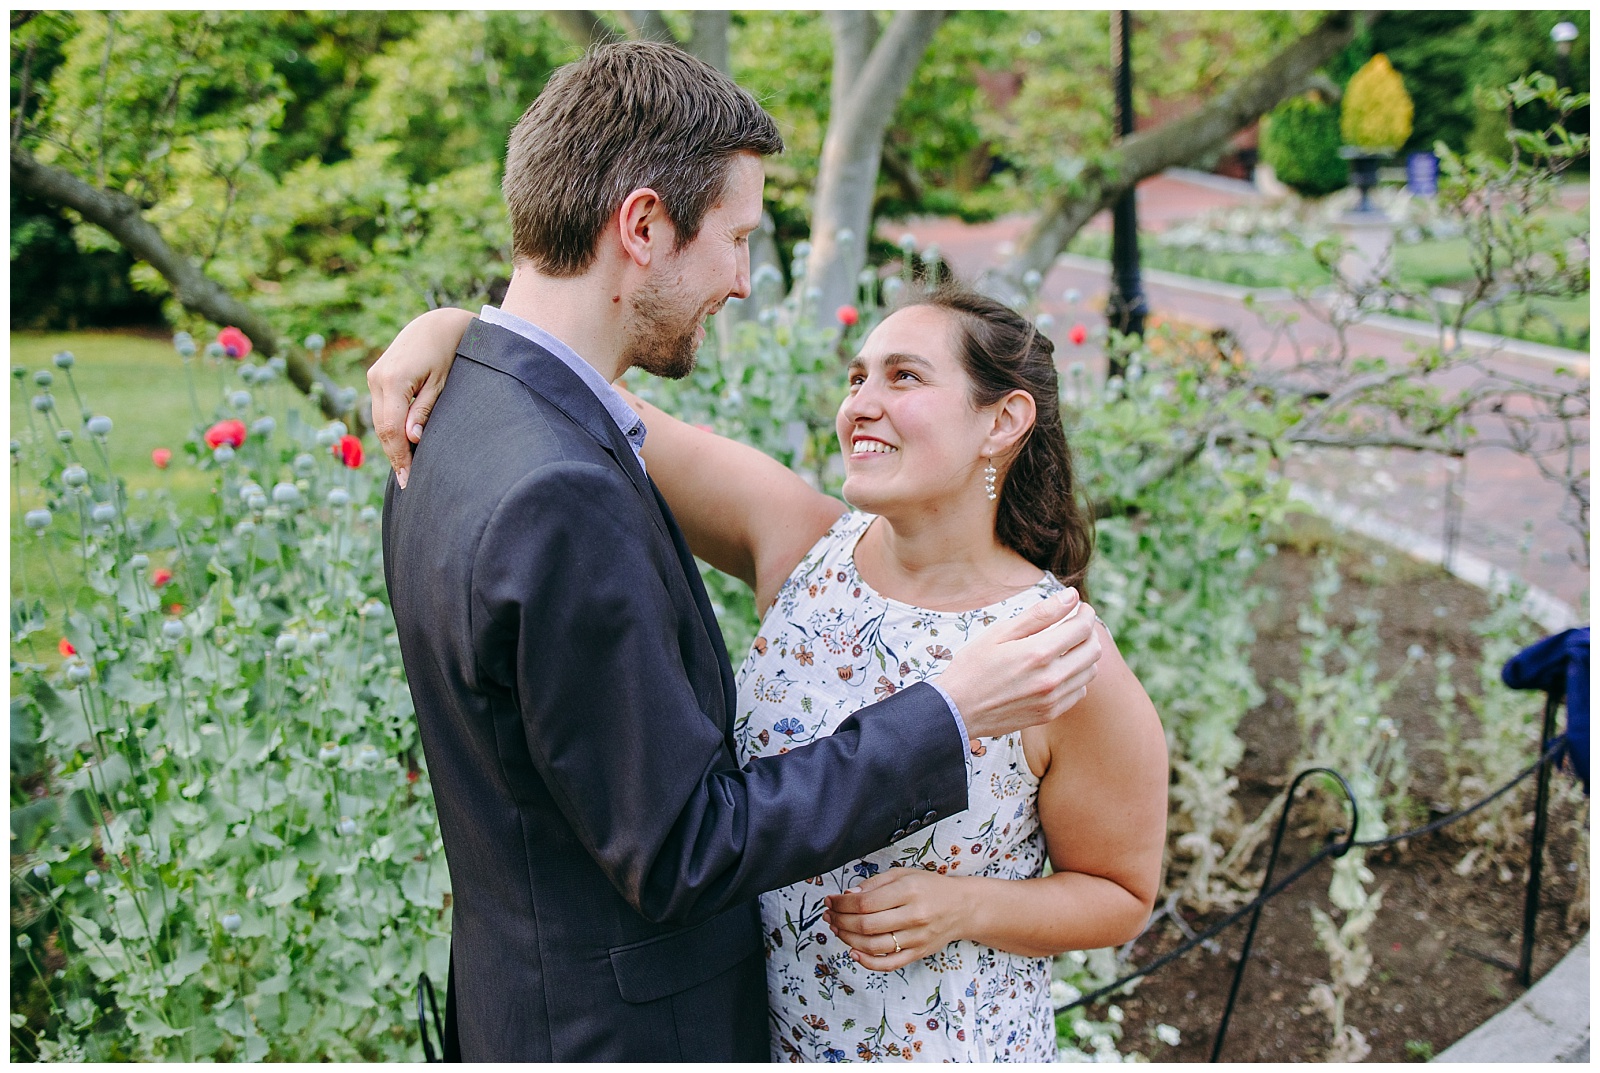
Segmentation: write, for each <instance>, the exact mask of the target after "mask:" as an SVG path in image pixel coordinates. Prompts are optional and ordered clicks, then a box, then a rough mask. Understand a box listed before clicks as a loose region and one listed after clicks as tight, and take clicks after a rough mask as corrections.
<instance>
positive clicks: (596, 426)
mask: <svg viewBox="0 0 1600 1073" xmlns="http://www.w3.org/2000/svg"><path fill="white" fill-rule="evenodd" d="M456 354H457V355H458V356H460V357H464V358H470V359H471V360H473V361H476V362H478V363H480V364H483V365H487V366H489V367H490V368H493V369H498V370H500V371H501V372H503V373H505V374H506V375H507V376H512V377H515V378H516V379H517V380H519V381H521V382H522V383H523V384H524V385H526V386H527V388H528V390H530V391H534V392H537V393H538V394H539V395H541V396H543V397H544V398H546V399H548V400H549V401H550V402H551V404H553V405H554V406H555V407H556V409H558V410H560V411H561V412H562V413H564V414H566V415H567V416H568V417H569V418H571V419H572V421H573V423H575V424H576V425H578V426H579V427H580V428H582V429H583V430H584V431H585V432H587V433H588V434H589V435H590V436H592V437H594V439H595V440H596V442H598V443H599V444H600V446H601V447H604V448H605V449H606V452H607V453H609V454H610V455H611V458H612V460H613V461H615V462H616V463H617V465H618V466H619V467H621V469H622V472H624V473H626V474H627V475H628V480H629V481H631V482H633V487H634V490H635V491H637V492H638V493H639V497H640V498H641V499H643V500H644V501H645V504H646V505H647V506H648V507H651V508H653V509H651V510H650V511H649V514H650V517H651V521H653V522H654V523H655V526H656V529H657V530H659V531H660V532H661V534H662V535H663V536H670V534H669V533H668V531H667V525H666V520H665V519H664V518H663V517H662V516H661V511H660V508H659V504H658V503H657V500H656V496H655V493H654V491H653V490H652V489H651V486H650V483H649V481H648V480H647V479H646V477H645V474H644V470H643V469H642V468H640V466H639V459H638V458H637V457H636V456H635V455H634V453H633V445H632V444H630V443H628V440H627V437H625V436H623V434H622V430H621V429H619V428H618V427H617V423H616V422H615V421H613V420H612V419H611V415H610V414H609V413H607V412H606V408H605V406H604V405H602V404H601V402H600V400H599V399H597V398H596V397H595V394H594V392H593V391H592V390H590V388H589V385H588V384H585V383H584V382H583V381H582V380H581V379H579V378H578V374H577V373H575V372H573V371H572V370H571V369H569V368H567V366H566V363H565V362H563V361H562V360H561V359H560V358H558V357H556V356H555V355H554V354H552V353H550V352H549V351H548V350H545V349H544V348H543V347H541V346H540V345H539V344H537V343H535V342H533V341H532V340H531V339H527V338H524V337H523V336H520V335H518V334H517V333H516V332H513V331H510V330H508V329H505V328H502V327H500V326H499V325H497V324H488V323H486V322H484V321H482V320H477V319H474V320H473V321H472V323H471V324H469V325H468V326H467V331H466V334H464V335H463V336H462V337H461V345H460V346H458V347H457V348H456Z"/></svg>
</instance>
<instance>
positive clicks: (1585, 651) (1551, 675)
mask: <svg viewBox="0 0 1600 1073" xmlns="http://www.w3.org/2000/svg"><path fill="white" fill-rule="evenodd" d="M1500 678H1501V680H1502V681H1504V682H1505V684H1506V685H1508V686H1510V687H1511V688H1512V689H1538V690H1542V691H1544V692H1546V693H1555V692H1558V691H1560V690H1566V694H1567V732H1566V733H1565V734H1563V735H1562V736H1561V737H1560V738H1559V739H1558V740H1559V741H1561V742H1562V743H1563V746H1562V750H1561V753H1560V757H1561V758H1562V759H1563V760H1565V761H1566V762H1567V763H1569V764H1571V765H1572V769H1573V770H1574V771H1576V772H1577V773H1578V778H1580V779H1582V780H1583V792H1584V793H1585V794H1587V793H1588V792H1589V627H1587V626H1583V627H1580V628H1579V629H1575V630H1567V631H1565V632H1563V633H1558V634H1556V635H1555V636H1554V637H1546V638H1545V639H1544V640H1542V641H1540V642H1538V643H1537V644H1532V645H1529V646H1528V647H1527V648H1524V649H1523V650H1522V651H1521V652H1518V653H1517V654H1516V655H1515V656H1512V657H1511V659H1510V660H1508V661H1507V662H1506V665H1505V667H1504V669H1502V670H1501V672H1500Z"/></svg>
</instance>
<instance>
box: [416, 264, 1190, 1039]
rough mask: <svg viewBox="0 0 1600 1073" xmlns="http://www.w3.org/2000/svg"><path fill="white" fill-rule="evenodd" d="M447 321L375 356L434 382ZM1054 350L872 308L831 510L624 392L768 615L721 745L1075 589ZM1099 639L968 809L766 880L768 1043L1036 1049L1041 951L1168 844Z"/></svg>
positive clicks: (1007, 325)
mask: <svg viewBox="0 0 1600 1073" xmlns="http://www.w3.org/2000/svg"><path fill="white" fill-rule="evenodd" d="M469 319H470V315H469V314H466V313H464V312H463V311H460V310H448V311H447V310H440V311H436V312H434V313H431V314H428V315H427V317H426V318H419V320H418V321H414V322H413V327H410V328H408V329H407V332H406V333H404V334H403V335H402V337H401V338H400V339H397V340H396V346H395V347H394V348H391V350H395V349H396V348H399V351H400V352H402V354H403V357H404V360H405V364H406V365H407V366H408V367H415V365H416V363H417V361H418V359H419V358H428V357H430V356H431V357H432V359H433V361H432V364H433V365H434V374H436V375H442V373H443V372H444V371H446V370H447V369H448V365H449V362H450V361H451V360H452V359H451V354H452V353H453V351H454V348H455V342H456V340H457V339H458V338H459V336H460V333H461V331H462V330H464V328H465V325H466V323H467V321H468V320H469ZM1052 350H1053V347H1052V345H1051V343H1050V341H1049V340H1048V339H1046V338H1045V337H1043V336H1041V335H1039V334H1038V333H1037V332H1036V331H1034V329H1033V327H1032V326H1031V325H1030V324H1029V323H1028V322H1027V321H1026V320H1025V319H1023V318H1022V317H1020V316H1019V315H1017V314H1016V313H1015V312H1013V311H1012V310H1010V309H1008V308H1006V307H1005V306H1003V305H1001V304H999V303H996V302H994V301H991V300H989V299H987V298H984V297H982V296H980V295H977V294H974V293H971V292H968V291H964V290H960V289H956V288H950V287H947V288H943V289H940V290H938V291H935V292H933V293H931V294H927V295H923V296H920V297H918V298H915V299H913V300H912V302H911V304H909V305H906V306H904V307H903V308H901V309H899V310H897V311H896V312H895V313H893V314H892V315H891V316H889V317H888V318H887V319H885V320H884V321H883V323H882V324H880V325H879V326H878V327H877V328H876V329H875V330H874V331H873V332H872V333H871V334H870V335H869V336H868V338H867V340H866V342H865V344H864V345H863V346H862V348H861V353H860V354H859V355H858V356H857V357H856V358H855V359H854V360H853V361H852V362H851V364H850V367H849V372H848V377H849V394H848V395H847V397H846V398H845V400H844V402H843V403H842V404H841V406H840V408H839V413H838V417H837V431H838V435H839V441H840V444H841V447H842V448H843V451H844V456H845V482H844V487H843V494H844V498H845V500H846V501H847V502H848V503H849V504H850V506H851V507H852V508H854V509H849V508H847V507H846V506H845V504H843V503H840V502H839V500H837V499H834V498H832V497H830V496H827V495H824V494H822V493H821V492H818V491H816V490H815V489H813V488H811V487H810V486H809V485H808V484H806V483H805V481H803V480H802V479H801V478H800V477H798V476H797V475H795V474H794V473H792V472H791V471H790V470H788V469H787V468H785V467H784V466H782V465H781V464H779V463H778V462H776V461H774V460H773V459H770V458H768V457H767V456H765V455H763V454H761V453H760V452H759V451H756V450H754V449H752V448H749V447H746V446H744V445H742V444H738V443H735V442H733V441H731V440H727V439H724V438H722V437H719V436H716V435H713V434H710V433H708V432H705V431H703V430H700V429H697V428H694V427H692V426H689V425H686V424H684V423H683V422H680V421H677V420H675V419H673V418H671V417H669V416H668V415H666V414H664V413H662V412H661V411H660V410H658V409H656V408H655V407H652V406H650V405H648V404H646V403H644V402H642V401H640V400H637V399H635V398H633V397H632V396H629V397H628V402H629V403H630V405H632V406H633V407H634V409H635V410H636V411H637V412H638V414H639V415H640V417H642V418H643V420H644V423H645V425H646V427H647V428H648V430H649V432H648V436H647V439H646V441H645V448H644V457H645V462H646V465H647V467H648V469H649V472H650V475H651V477H652V478H653V479H654V480H655V481H656V483H657V484H658V485H659V487H660V489H661V492H662V494H663V495H664V496H665V497H666V499H667V502H668V504H669V505H670V506H671V508H672V510H673V513H674V514H675V515H676V516H677V519H678V521H679V523H680V524H681V525H682V527H683V530H684V533H685V535H686V537H687V538H688V541H689V544H690V547H691V548H692V549H693V550H694V552H695V554H696V555H697V556H699V557H700V558H702V559H704V560H705V561H707V562H709V563H711V564H712V565H714V566H716V567H718V568H719V569H722V570H724V571H725V572H727V573H729V574H732V575H734V576H735V577H739V578H741V579H743V580H744V581H745V582H746V583H748V584H750V585H751V587H752V588H753V589H754V590H755V594H756V603H757V607H758V608H759V609H760V610H761V612H762V615H763V618H762V622H761V629H760V635H759V636H758V637H757V638H756V640H755V643H754V644H753V645H752V648H751V651H750V653H749V656H748V657H747V659H746V660H745V663H744V666H743V668H742V669H741V670H740V672H739V675H738V687H739V697H738V709H737V711H738V717H737V723H736V727H735V736H736V741H737V745H738V747H739V749H740V752H741V757H740V759H741V760H748V759H750V758H752V757H755V756H760V755H763V754H767V753H772V752H784V751H787V750H788V749H791V748H797V747H800V746H803V745H805V744H806V743H807V742H810V741H815V740H817V739H818V738H820V737H822V736H824V735H827V734H829V733H831V732H832V731H833V729H834V727H835V726H836V725H837V724H838V723H839V722H840V721H842V720H843V719H845V718H846V717H847V716H849V715H850V714H851V713H853V712H855V711H857V710H859V709H860V708H861V707H863V706H865V705H866V704H869V703H871V702H872V701H874V700H876V699H878V698H879V697H881V696H883V695H885V694H887V693H892V692H894V691H896V690H898V689H901V688H904V687H905V686H907V685H909V684H912V683H914V682H917V681H921V680H922V679H924V678H927V677H930V676H931V675H934V674H937V673H938V671H939V669H940V667H941V665H942V664H943V663H945V662H946V661H948V660H949V659H950V658H951V656H952V655H953V654H954V652H955V651H956V650H957V649H959V648H960V646H961V645H963V644H965V643H967V642H968V641H969V640H971V639H972V638H973V637H974V636H976V635H977V634H978V633H979V632H981V631H982V630H983V629H984V628H985V627H987V626H988V625H990V624H992V623H993V622H995V621H998V620H1000V619H1002V618H1009V617H1011V616H1014V615H1016V614H1019V613H1020V612H1021V611H1023V610H1024V609H1025V608H1027V607H1029V606H1031V605H1032V604H1033V603H1034V602H1036V601H1038V600H1040V599H1042V598H1045V597H1047V596H1049V595H1051V594H1053V593H1056V592H1058V591H1060V590H1062V589H1063V588H1064V587H1066V586H1069V585H1070V586H1081V585H1082V583H1083V578H1084V574H1085V571H1086V567H1087V565H1088V559H1089V554H1090V550H1091V546H1092V545H1091V533H1090V523H1089V520H1088V518H1087V517H1086V516H1085V515H1084V514H1083V512H1082V511H1081V509H1080V508H1079V506H1078V504H1077V502H1076V495H1075V488H1074V486H1073V480H1072V467H1071V458H1070V454H1069V451H1068V448H1067V444H1066V439H1065V436H1064V433H1063V431H1062V427H1061V419H1060V414H1059V410H1058V407H1057V377H1056V371H1055V367H1054V364H1053V361H1052ZM1079 613H1082V614H1093V611H1092V609H1089V608H1087V607H1083V608H1081V609H1080V611H1079ZM1096 633H1097V634H1098V639H1099V643H1100V644H1101V646H1102V653H1103V654H1102V655H1101V658H1100V661H1099V664H1098V674H1097V677H1096V678H1095V680H1094V681H1093V683H1092V684H1091V685H1090V687H1089V689H1088V693H1087V695H1086V696H1085V698H1084V699H1083V700H1082V701H1080V702H1079V703H1078V704H1077V705H1076V706H1075V707H1074V708H1073V709H1072V711H1071V712H1070V713H1069V714H1068V715H1067V716H1065V717H1063V718H1061V719H1057V720H1055V721H1053V722H1052V723H1050V724H1048V725H1046V726H1041V727H1033V728H1030V729H1029V730H1026V731H1023V732H1022V733H1020V734H1013V735H1009V736H1007V737H1005V738H993V739H986V740H983V741H974V742H973V743H972V749H971V755H970V756H969V758H968V808H967V810H966V811H965V812H963V813H960V814H958V815H956V816H953V817H951V818H949V819H945V820H941V821H939V822H937V823H935V824H934V825H933V826H932V827H930V828H926V829H923V830H918V831H915V832H912V833H908V834H907V835H906V836H905V837H904V838H902V839H900V840H899V841H897V842H895V843H894V844H892V845H890V846H888V847H886V848H884V849H882V850H879V851H878V852H876V853H873V854H871V855H869V856H868V857H866V858H864V859H862V860H859V861H854V862H851V863H850V864H849V865H846V866H845V867H843V868H839V869H837V870H835V871H833V872H830V873H828V874H826V875H821V876H815V877H812V878H810V879H808V880H805V881H804V882H801V883H797V884H794V885H793V886H791V887H787V888H784V889H782V890H776V891H772V892H769V893H768V894H765V895H763V896H762V898H761V903H762V905H761V910H762V918H763V924H764V928H765V930H766V933H767V934H766V942H767V953H768V957H767V980H768V997H769V1005H770V1009H771V1021H772V1032H773V1035H772V1053H773V1057H774V1059H789V1060H816V1061H839V1060H845V1059H850V1060H855V1059H878V1058H912V1059H917V1060H924V1059H925V1060H933V1061H937V1060H955V1061H1050V1060H1052V1059H1053V1058H1054V1057H1055V1051H1056V1045H1055V1020H1054V1016H1053V1011H1052V1008H1051V1003H1050V995H1049V983H1050V974H1049V965H1050V962H1049V958H1050V956H1052V955H1054V954H1057V953H1060V952H1062V951H1066V950H1074V949H1090V948H1096V947H1103V946H1109V945H1113V944H1116V943H1120V942H1125V941H1127V940H1129V939H1131V938H1132V937H1134V936H1135V935H1137V934H1138V933H1139V931H1140V930H1141V929H1142V927H1143V925H1144V923H1145V921H1146V919H1147V918H1148V915H1149V913H1150V909H1151V906H1152V904H1153V902H1154V899H1155V895H1156V890H1157V886H1158V883H1159V875H1160V867H1161V854H1162V847H1163V843H1164V840H1165V819H1166V785H1167V760H1166V743H1165V738H1164V735H1163V733H1162V730H1161V725H1160V721H1159V719H1158V718H1157V716H1156V713H1155V710H1154V708H1153V707H1152V706H1151V704H1150V701H1149V698H1148V697H1147V696H1146V695H1145V692H1144V690H1143V688H1142V687H1141V686H1140V685H1139V682H1138V680H1137V679H1136V678H1135V677H1134V676H1133V674H1132V672H1131V671H1129V669H1128V667H1127V664H1126V663H1125V662H1124V661H1123V659H1122V657H1121V655H1120V653H1118V651H1117V649H1116V646H1115V644H1114V642H1113V641H1112V639H1111V637H1110V635H1109V633H1108V632H1106V630H1105V628H1104V626H1103V625H1097V627H1096ZM1047 853H1048V856H1049V860H1050V864H1051V866H1052V869H1053V870H1052V872H1051V874H1049V875H1045V874H1044V871H1045V869H1044V863H1045V857H1046V854H1047Z"/></svg>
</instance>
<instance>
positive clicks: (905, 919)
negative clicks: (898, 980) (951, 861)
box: [823, 868, 975, 972]
mask: <svg viewBox="0 0 1600 1073" xmlns="http://www.w3.org/2000/svg"><path fill="white" fill-rule="evenodd" d="M974 887H975V885H974V883H973V880H972V877H970V876H942V875H939V874H938V873H936V872H930V871H928V870H927V869H924V868H890V869H888V870H887V871H884V872H879V873H878V874H877V875H875V876H872V877H870V878H868V879H865V880H863V881H862V882H861V883H860V884H858V885H857V886H855V887H852V888H851V889H850V890H849V891H846V892H845V893H843V894H832V895H829V896H828V899H827V903H828V908H827V911H826V912H824V913H823V920H825V921H827V923H828V926H829V927H831V928H832V929H833V933H834V934H835V935H837V936H838V937H839V938H840V939H842V940H843V941H844V942H845V943H847V944H849V946H850V947H851V953H850V956H851V957H853V958H855V960H856V961H857V962H859V963H860V964H861V965H863V966H864V967H866V968H869V969H874V970H876V971H878V972H892V971H894V970H895V969H898V968H900V967H901V966H903V965H909V964H911V963H912V962H913V961H916V960H918V959H919V958H925V957H927V956H929V955H930V954H936V953H938V952H939V951H940V950H943V949H944V948H945V947H946V946H948V945H950V944H951V943H952V942H954V941H955V940H957V939H961V938H964V937H965V935H966V932H967V923H968V920H969V919H970V915H971V912H972V898H973V895H974V893H975V890H974ZM896 945H898V946H899V947H900V951H899V953H896V952H895V946H896Z"/></svg>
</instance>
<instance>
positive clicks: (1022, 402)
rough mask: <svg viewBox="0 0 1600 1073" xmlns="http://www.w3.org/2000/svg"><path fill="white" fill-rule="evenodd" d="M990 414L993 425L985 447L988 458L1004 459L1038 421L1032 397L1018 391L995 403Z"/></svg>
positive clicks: (1037, 411) (1036, 407)
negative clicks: (991, 414) (992, 417)
mask: <svg viewBox="0 0 1600 1073" xmlns="http://www.w3.org/2000/svg"><path fill="white" fill-rule="evenodd" d="M992 413H993V414H994V424H993V426H992V427H991V428H990V430H989V436H988V440H987V442H986V444H985V447H986V449H987V453H988V454H989V455H990V456H992V457H1004V456H1005V455H1007V454H1009V453H1010V452H1011V451H1013V450H1015V449H1016V446H1017V444H1019V443H1021V442H1022V441H1023V439H1024V438H1026V436H1027V435H1028V432H1029V430H1031V429H1032V428H1033V423H1034V422H1035V421H1036V420H1038V417H1039V407H1038V404H1036V403H1035V402H1034V401H1033V396H1032V395H1030V394H1028V393H1027V392H1026V391H1022V390H1020V389H1019V390H1017V391H1013V392H1010V393H1009V394H1007V395H1006V397H1005V398H1003V399H1001V400H1000V401H999V402H997V403H995V405H994V409H993V410H992Z"/></svg>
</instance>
